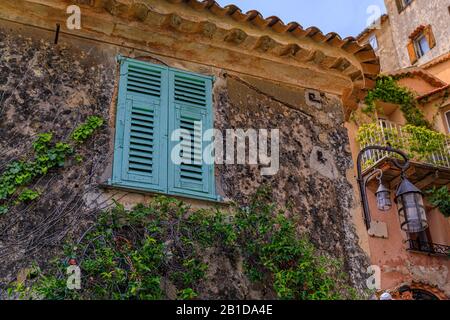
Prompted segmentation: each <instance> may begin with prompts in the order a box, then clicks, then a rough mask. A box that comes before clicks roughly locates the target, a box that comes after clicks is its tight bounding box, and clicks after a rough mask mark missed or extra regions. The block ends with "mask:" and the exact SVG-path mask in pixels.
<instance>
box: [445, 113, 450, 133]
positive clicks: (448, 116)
mask: <svg viewBox="0 0 450 320" xmlns="http://www.w3.org/2000/svg"><path fill="white" fill-rule="evenodd" d="M444 118H445V121H446V122H447V131H448V133H449V134H450V110H447V111H446V112H444Z"/></svg>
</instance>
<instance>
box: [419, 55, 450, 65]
mask: <svg viewBox="0 0 450 320" xmlns="http://www.w3.org/2000/svg"><path fill="white" fill-rule="evenodd" d="M448 60H450V52H448V53H445V54H443V55H441V56H439V57H437V58H435V59H433V60H431V61H430V62H428V63H426V64H424V65H423V66H421V67H422V68H424V69H428V68H431V67H434V66H435V65H438V64H440V63H442V62H445V61H448Z"/></svg>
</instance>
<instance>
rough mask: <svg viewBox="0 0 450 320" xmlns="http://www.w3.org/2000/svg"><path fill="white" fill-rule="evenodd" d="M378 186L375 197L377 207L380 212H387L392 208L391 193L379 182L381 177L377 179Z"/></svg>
mask: <svg viewBox="0 0 450 320" xmlns="http://www.w3.org/2000/svg"><path fill="white" fill-rule="evenodd" d="M378 181H379V182H380V186H379V187H378V190H377V192H375V196H376V197H377V207H378V210H380V211H384V212H386V211H389V210H391V208H392V201H391V191H390V190H389V189H388V188H386V186H385V185H384V184H383V182H382V181H381V177H379V178H378Z"/></svg>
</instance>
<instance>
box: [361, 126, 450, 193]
mask: <svg viewBox="0 0 450 320" xmlns="http://www.w3.org/2000/svg"><path fill="white" fill-rule="evenodd" d="M357 139H358V142H359V145H360V148H361V149H362V148H364V147H366V146H369V145H377V146H387V145H391V146H392V147H393V148H395V149H400V150H402V151H404V152H405V153H406V154H407V155H408V157H409V158H410V159H411V166H410V168H409V169H408V171H407V175H408V177H409V179H410V180H411V182H413V183H414V184H415V185H416V186H417V187H418V188H419V189H424V188H426V187H429V186H430V185H433V186H436V187H440V186H444V185H447V184H448V183H449V182H450V136H446V135H444V134H442V133H439V132H435V131H432V130H429V129H426V128H421V127H415V126H411V125H406V126H400V125H398V124H395V123H392V122H390V121H387V120H378V121H377V122H375V123H370V124H366V125H362V126H361V127H360V128H359V130H358V135H357ZM396 157H397V156H396V155H394V154H392V153H389V152H385V151H367V152H366V153H365V154H364V155H363V158H362V166H363V169H364V173H367V172H368V171H369V170H371V169H372V168H379V169H382V170H383V172H384V174H383V176H384V180H385V182H388V183H390V187H391V188H392V189H393V188H395V186H396V185H397V184H398V183H399V182H400V170H399V169H398V168H396V167H395V166H394V165H392V160H393V159H394V158H396ZM386 180H387V181H386Z"/></svg>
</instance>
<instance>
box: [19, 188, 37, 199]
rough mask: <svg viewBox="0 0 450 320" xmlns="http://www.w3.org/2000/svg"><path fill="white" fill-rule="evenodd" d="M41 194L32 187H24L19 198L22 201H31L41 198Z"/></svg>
mask: <svg viewBox="0 0 450 320" xmlns="http://www.w3.org/2000/svg"><path fill="white" fill-rule="evenodd" d="M40 195H41V194H40V193H39V192H38V191H34V190H31V189H24V190H23V191H22V193H21V194H20V195H19V197H18V200H19V201H21V202H29V201H33V200H35V199H37V198H39V196H40Z"/></svg>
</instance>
